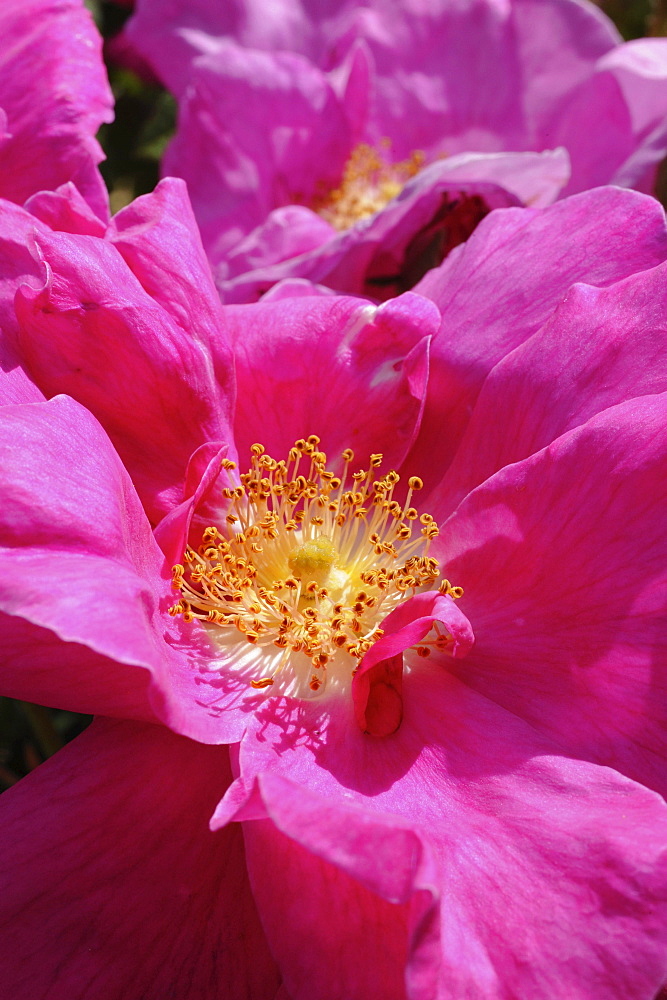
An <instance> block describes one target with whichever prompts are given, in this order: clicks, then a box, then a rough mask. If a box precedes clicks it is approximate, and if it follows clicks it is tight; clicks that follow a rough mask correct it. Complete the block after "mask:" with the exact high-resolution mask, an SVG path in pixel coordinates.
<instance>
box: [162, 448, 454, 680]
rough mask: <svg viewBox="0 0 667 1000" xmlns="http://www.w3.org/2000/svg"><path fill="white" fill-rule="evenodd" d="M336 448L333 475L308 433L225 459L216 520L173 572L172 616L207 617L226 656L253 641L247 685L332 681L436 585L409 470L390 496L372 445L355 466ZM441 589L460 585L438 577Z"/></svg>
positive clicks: (427, 518) (394, 476)
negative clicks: (337, 466)
mask: <svg viewBox="0 0 667 1000" xmlns="http://www.w3.org/2000/svg"><path fill="white" fill-rule="evenodd" d="M341 457H342V466H343V470H342V474H340V475H339V474H336V473H334V472H332V471H331V470H329V469H327V467H326V463H327V456H326V454H325V453H324V452H323V451H321V450H320V439H319V438H318V437H317V436H316V435H310V436H309V437H308V438H301V439H299V440H298V441H296V442H295V443H294V446H293V447H292V448H291V449H290V451H289V453H288V456H287V459H286V460H280V461H276V460H275V459H274V458H272V457H271V456H269V455H267V454H266V450H265V448H264V447H263V446H262V445H261V444H255V445H253V446H252V448H251V467H250V469H249V471H248V472H245V473H243V474H241V475H239V474H238V473H237V471H236V465H235V464H234V463H233V462H230V461H228V460H225V461H224V462H223V463H222V475H223V477H224V478H225V479H226V482H224V485H223V487H222V503H223V509H222V511H221V515H220V521H219V523H218V525H211V526H209V527H207V528H206V529H205V530H204V531H203V533H202V538H201V544H200V545H199V546H198V548H197V549H194V548H191V547H188V548H187V549H186V551H185V553H184V556H183V561H182V563H179V564H178V565H176V566H175V567H174V569H173V585H174V587H175V589H177V590H178V591H179V592H180V597H179V600H178V601H177V602H176V603H175V604H174V606H173V607H172V608H171V609H170V613H171V614H172V615H182V617H183V618H184V620H186V621H192V620H193V619H194V618H197V619H199V620H200V621H202V622H205V623H206V624H207V627H208V629H209V630H210V634H211V636H212V638H213V639H214V640H215V641H216V643H217V644H218V645H219V646H220V647H221V649H222V650H223V651H224V650H229V652H230V657H229V659H230V661H233V660H234V658H236V660H239V659H243V657H239V654H238V653H236V654H234V655H232V650H231V647H233V646H235V644H236V645H238V644H239V643H241V645H242V647H243V648H245V649H249V648H250V647H252V648H253V649H254V650H255V651H256V659H255V660H250V661H249V660H248V658H247V657H246V658H245V659H244V660H243V662H244V663H250V667H249V668H248V669H249V670H250V673H252V671H253V669H255V668H253V667H252V664H253V663H255V662H256V664H257V666H256V670H257V676H254V677H252V676H250V677H249V679H248V682H249V684H250V685H251V686H252V687H253V688H255V689H257V690H263V689H265V688H273V687H274V682H277V681H278V679H279V678H280V680H281V688H280V690H281V691H282V690H283V689H284V690H286V691H287V692H288V693H290V694H296V695H298V696H301V697H312V694H313V693H315V692H318V693H319V692H321V691H322V690H324V688H325V686H326V685H327V684H331V683H332V680H333V679H334V678H338V679H340V678H342V677H345V678H347V679H348V680H349V678H351V676H352V674H353V672H354V669H355V667H356V666H357V665H358V662H359V661H360V660H361V658H362V657H363V656H364V655H365V654H366V653H367V652H368V650H369V649H370V648H371V646H372V645H373V644H374V643H375V642H377V640H378V639H379V638H380V637H381V635H382V629H381V628H380V624H381V622H382V620H383V619H384V618H385V617H386V616H387V615H388V614H389V613H390V612H391V611H392V610H393V609H394V608H395V607H397V606H398V604H400V603H401V602H402V601H404V600H406V599H407V598H408V597H410V596H412V594H414V593H417V592H418V591H420V590H424V589H429V590H430V589H433V588H434V587H436V586H438V583H439V577H440V567H439V565H438V562H437V560H435V559H433V558H432V557H431V556H429V555H428V548H429V544H430V542H431V540H432V539H433V538H435V537H436V535H437V534H438V527H437V525H436V523H435V521H434V519H433V518H432V517H431V515H429V514H422V515H421V516H420V515H419V513H418V512H417V510H416V509H415V508H414V507H412V506H411V499H412V495H413V493H414V492H415V491H418V490H420V489H421V488H422V486H423V483H422V480H421V479H419V478H418V477H417V476H412V477H410V478H409V480H408V489H407V495H406V497H405V500H404V502H403V503H399V502H398V501H397V500H396V499H394V496H393V494H394V490H395V488H396V486H397V484H398V483H399V481H400V477H399V475H398V473H397V472H395V471H394V470H390V471H389V472H387V473H386V474H385V475H380V474H378V472H377V470H378V469H379V468H380V467H381V465H382V455H381V454H379V453H378V454H373V455H371V456H370V460H369V467H368V468H367V469H360V470H358V471H352V470H351V469H350V465H351V463H352V461H354V453H353V452H352V450H351V449H346V450H345V451H344V452H343V454H342V456H341ZM348 484H349V485H348ZM413 525H416V526H417V529H418V530H413V527H412V526H413ZM439 587H440V591H441V592H442V593H446V594H450V595H451V596H452V597H460V596H461V594H462V591H461V588H459V587H452V585H451V584H450V583H449V581H447V580H443V581H442V582H440V583H439ZM448 641H449V639H448V637H447V636H446V635H443V634H440V633H438V634H437V635H436V637H435V638H434V639H432V640H426V641H425V642H424V643H423V644H422V645H421V646H420V648H419V649H418V650H417V652H418V653H419V655H420V656H423V655H427V653H428V652H430V650H429V648H428V647H429V646H435V647H436V648H438V649H446V648H447V643H448ZM239 648H240V647H239ZM422 650H426V652H423V651H422ZM253 655H255V654H253ZM313 670H314V671H315V673H313ZM283 682H284V683H283Z"/></svg>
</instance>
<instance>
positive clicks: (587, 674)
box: [433, 393, 667, 792]
mask: <svg viewBox="0 0 667 1000" xmlns="http://www.w3.org/2000/svg"><path fill="white" fill-rule="evenodd" d="M666 435H667V393H663V394H661V395H659V396H643V397H640V398H638V399H631V400H628V401H627V402H625V403H621V404H619V405H618V406H613V407H610V408H609V409H608V410H605V411H603V412H602V413H600V414H598V415H597V416H595V417H593V418H591V419H590V420H589V421H588V422H587V423H585V424H583V425H582V426H581V427H579V428H576V429H574V430H572V431H569V432H568V433H566V434H564V435H563V436H562V437H560V438H558V439H557V440H556V441H555V442H553V444H551V445H550V446H549V447H548V448H545V449H544V450H543V451H540V452H537V453H536V454H534V455H532V456H531V457H530V458H527V459H525V460H524V461H523V462H519V463H517V464H515V465H510V466H508V467H507V468H505V469H503V470H501V471H500V472H498V473H497V474H496V475H495V476H493V477H492V478H491V479H489V480H488V481H487V482H486V483H484V484H482V485H481V486H479V487H478V488H477V489H476V490H475V491H474V492H473V493H471V494H469V496H468V497H467V498H466V499H465V500H464V501H463V502H462V503H461V505H460V506H459V507H458V509H457V511H456V513H455V514H454V515H453V516H452V517H451V518H450V520H449V521H447V522H446V523H445V525H444V526H443V527H442V531H441V535H440V536H439V538H438V539H436V541H435V543H434V549H433V554H434V555H435V556H436V557H437V558H439V559H440V560H441V562H442V564H443V565H444V567H445V572H446V573H447V575H449V576H450V577H451V579H453V580H455V581H456V583H457V585H460V586H462V587H463V588H464V590H465V596H464V598H463V600H462V602H461V604H462V608H463V610H464V611H465V613H466V615H467V616H468V617H469V619H470V621H471V622H472V623H473V624H474V628H475V636H476V643H475V648H474V649H473V651H472V652H471V653H470V654H469V656H468V657H467V658H466V659H465V660H461V661H452V668H451V669H452V670H455V672H456V673H457V675H459V676H460V677H462V678H463V679H464V680H465V681H466V683H468V684H470V685H471V686H473V687H475V689H476V690H478V691H481V692H483V693H484V694H486V695H487V696H488V697H490V698H492V699H493V700H494V701H496V702H498V703H499V704H501V705H503V706H504V707H505V708H507V709H508V710H510V711H511V712H514V713H515V714H516V715H519V716H521V717H522V718H523V719H526V720H527V721H528V722H530V724H531V725H533V726H534V727H535V728H536V729H538V730H539V731H540V732H544V733H546V734H548V735H549V737H551V738H552V739H554V740H555V741H556V742H557V743H558V744H559V745H560V746H561V747H563V748H564V750H565V751H566V752H567V753H570V754H573V755H576V756H578V757H584V758H586V759H588V760H593V761H595V762H597V763H600V764H607V765H609V766H611V767H615V768H616V769H617V770H619V771H621V772H622V773H624V774H627V775H629V776H630V777H632V778H634V779H636V780H638V781H641V782H642V784H645V785H648V786H649V787H651V788H655V789H656V790H658V791H661V792H664V791H665V790H667V786H666V785H665V756H666V754H667V740H666V739H665V733H666V722H667V717H666V714H665V706H666V705H667V699H666V698H665V688H666V687H667V683H666V678H665V670H664V663H665V658H664V653H665V646H666V645H667V642H666V640H667V635H666V629H665V615H664V609H665V592H666V591H665V588H666V570H665V566H666V565H667V531H666V529H667V521H666V519H665V517H664V502H665V497H664V484H665V481H666V477H665V471H666V470H665V467H664V466H665V454H666V453H667V450H666V447H665V445H666V443H667V441H666Z"/></svg>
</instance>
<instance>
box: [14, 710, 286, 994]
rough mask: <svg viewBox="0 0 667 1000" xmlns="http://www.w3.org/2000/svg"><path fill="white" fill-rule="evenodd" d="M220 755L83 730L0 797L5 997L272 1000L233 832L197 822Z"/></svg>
mask: <svg viewBox="0 0 667 1000" xmlns="http://www.w3.org/2000/svg"><path fill="white" fill-rule="evenodd" d="M229 780H230V774H229V763H228V759H227V751H226V750H224V749H223V748H214V749H213V748H209V747H203V746H200V745H199V744H197V743H192V742H190V741H189V740H184V739H182V738H180V737H176V736H173V735H172V734H171V733H169V732H168V730H165V729H162V728H160V727H157V726H149V725H142V724H137V723H130V722H120V721H113V722H112V721H110V720H105V719H99V720H96V721H95V722H94V723H93V725H92V727H91V728H90V729H89V730H88V731H87V732H85V733H84V734H83V735H82V736H80V737H79V738H78V739H77V740H76V741H75V742H74V743H72V744H70V745H69V746H68V747H66V748H65V749H64V750H63V751H61V752H60V753H59V754H58V755H57V756H56V757H54V758H52V759H51V760H50V761H48V762H47V763H46V764H44V765H42V766H41V767H40V768H38V769H37V771H34V772H33V773H32V774H31V775H30V776H29V777H28V778H26V779H25V780H24V781H21V782H20V783H19V784H18V785H17V786H15V787H14V788H12V790H11V793H10V794H7V795H3V797H2V803H1V805H0V808H1V809H2V813H3V826H4V830H5V835H6V839H5V844H4V847H3V854H2V862H0V867H1V868H2V875H1V876H0V880H1V882H2V891H1V892H0V921H1V923H2V934H1V935H0V941H1V943H0V952H1V953H2V968H3V989H4V990H7V991H8V995H12V996H15V997H19V996H25V997H27V996H31V997H38V996H40V997H41V996H44V997H46V996H48V997H49V998H50V1000H84V998H86V1000H90V998H91V997H93V996H97V997H121V996H122V997H124V998H127V1000H139V998H142V1000H164V998H165V997H167V996H173V997H178V998H179V1000H210V998H212V997H214V996H216V997H217V996H220V997H222V996H224V997H225V998H229V1000H273V997H274V995H275V992H276V990H277V988H278V985H279V983H280V976H279V974H278V971H277V969H276V967H275V964H274V962H273V960H272V958H271V956H270V954H269V951H268V948H267V945H266V941H265V938H264V934H263V932H262V929H261V927H260V924H259V920H258V918H257V913H256V909H255V904H254V902H253V899H252V894H251V891H250V887H249V884H248V879H247V875H246V869H245V858H244V849H243V840H242V836H241V831H240V830H239V829H238V827H229V828H228V829H227V830H225V831H224V832H222V833H216V834H212V833H210V832H209V830H208V826H207V821H208V817H209V815H210V813H211V810H212V809H213V807H214V805H215V802H216V800H217V799H218V798H219V796H220V795H221V794H222V793H223V791H224V789H225V787H226V785H227V783H228V782H229Z"/></svg>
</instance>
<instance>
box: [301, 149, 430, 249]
mask: <svg viewBox="0 0 667 1000" xmlns="http://www.w3.org/2000/svg"><path fill="white" fill-rule="evenodd" d="M390 145H391V144H390V142H389V140H386V139H385V140H382V142H381V143H380V146H379V149H374V148H373V147H372V146H369V145H368V144H367V143H361V144H360V145H359V146H356V147H355V149H353V150H352V153H351V154H350V157H349V159H348V161H347V163H346V165H345V169H344V170H343V176H342V178H341V181H340V184H339V185H338V187H335V188H333V189H332V190H330V191H327V192H324V193H322V194H321V195H319V196H318V197H316V198H315V199H314V201H313V203H312V206H311V207H312V208H313V210H314V211H315V212H317V213H318V214H319V215H321V216H322V218H323V219H326V221H327V222H328V223H330V224H331V225H332V226H333V227H334V228H335V229H339V230H343V229H349V228H350V226H353V225H354V224H355V223H356V222H359V220H360V219H367V218H368V217H369V216H371V215H374V214H375V213H376V212H379V211H380V210H381V209H383V208H384V207H385V205H387V204H388V203H389V202H390V201H391V200H392V198H395V197H396V196H397V195H399V194H400V193H401V191H402V190H403V188H404V187H405V185H406V184H407V182H408V181H409V180H410V179H411V178H412V177H414V176H415V175H416V174H418V173H419V171H420V170H421V168H422V167H423V166H424V159H425V158H424V154H423V153H422V152H421V151H420V150H415V152H413V153H412V154H411V155H410V156H409V157H407V159H405V160H401V161H400V162H398V163H392V162H391V159H390V155H389V154H390Z"/></svg>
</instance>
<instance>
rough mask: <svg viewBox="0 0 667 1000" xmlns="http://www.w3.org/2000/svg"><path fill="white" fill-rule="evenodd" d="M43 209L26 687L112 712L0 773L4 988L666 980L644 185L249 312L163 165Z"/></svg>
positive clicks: (23, 338)
mask: <svg viewBox="0 0 667 1000" xmlns="http://www.w3.org/2000/svg"><path fill="white" fill-rule="evenodd" d="M68 205H69V206H70V208H71V211H69V212H68V211H66V207H67V206H68ZM77 206H78V207H77ZM56 207H59V211H56V210H55V209H56ZM33 208H34V211H35V213H37V214H39V213H40V212H41V220H42V221H40V222H39V223H38V224H37V226H36V227H35V228H36V232H35V235H34V241H33V242H31V243H30V244H26V246H25V247H24V249H25V251H26V252H25V254H24V255H23V256H18V255H19V250H18V248H19V247H20V239H19V238H18V237H17V239H16V241H15V243H14V244H13V246H14V250H13V251H12V253H15V254H16V255H17V257H16V266H15V269H14V272H15V275H16V277H15V279H14V280H15V285H16V286H18V287H17V290H16V292H15V317H14V326H13V327H12V330H11V332H10V335H9V336H10V337H11V343H10V345H9V346H10V347H11V352H12V354H11V356H12V358H13V361H12V365H9V364H7V366H6V367H8V368H9V367H12V366H13V368H12V372H11V373H10V374H9V375H7V377H6V379H5V380H4V381H3V383H2V385H3V386H4V385H5V382H6V383H7V385H8V386H9V393H8V396H7V398H6V405H4V406H3V407H2V408H0V424H2V434H1V435H0V442H1V444H0V449H1V451H2V469H3V475H2V477H1V481H0V489H1V491H2V502H1V503H0V541H1V545H2V547H1V549H0V559H1V560H3V561H4V562H3V566H4V572H2V573H1V574H0V581H1V582H0V606H1V609H2V616H3V617H2V630H1V632H0V636H1V643H2V649H3V656H2V661H1V666H0V691H2V693H3V694H6V695H10V696H13V697H20V698H27V699H30V700H33V701H39V702H42V703H45V704H51V705H55V706H60V707H66V708H70V709H73V710H78V711H85V712H93V713H95V714H96V715H98V716H99V717H98V718H97V719H96V720H95V721H94V722H93V724H92V726H91V727H90V728H89V729H88V730H87V731H86V732H85V733H84V734H83V735H82V736H81V737H79V738H78V739H77V740H75V741H74V742H73V743H71V744H69V745H68V746H67V747H66V748H65V749H64V750H63V751H61V752H59V753H58V754H57V755H56V756H55V757H54V758H52V759H51V760H50V761H49V762H47V763H46V764H45V765H43V766H42V767H40V768H38V769H37V770H36V771H35V772H33V773H32V774H31V775H30V776H29V777H28V778H26V779H25V780H23V781H21V782H20V783H19V784H18V785H17V786H15V787H14V788H12V789H10V790H9V791H8V792H6V793H5V794H3V796H2V798H1V799H0V809H2V813H3V820H4V829H5V841H4V845H3V852H2V864H1V865H0V867H1V868H2V890H1V891H0V913H1V914H2V921H3V924H2V931H3V933H2V936H1V937H0V942H1V944H0V952H1V953H2V971H3V978H2V982H3V987H4V989H5V990H6V991H7V995H8V996H17V997H20V996H31V997H32V996H35V997H38V996H45V997H47V996H48V997H49V1000H72V998H74V1000H76V998H91V1000H92V998H97V997H107V996H109V997H120V996H123V997H136V998H137V1000H139V998H140V997H142V998H147V997H148V998H155V1000H162V998H164V997H166V996H173V997H178V998H179V1000H181V998H182V1000H214V998H218V997H221V996H222V997H225V998H227V997H229V998H239V1000H245V998H249V997H251V998H261V1000H264V998H267V1000H278V998H279V1000H289V998H292V1000H313V998H314V997H317V998H318V1000H340V998H341V997H344V998H346V1000H355V998H366V997H369V996H377V997H382V998H383V1000H385V998H386V1000H394V998H397V1000H398V998H406V997H407V998H410V1000H427V998H428V1000H430V998H435V997H443V998H444V997H452V998H454V997H456V998H458V997H463V996H467V997H475V998H480V1000H509V998H513V1000H514V998H521V1000H535V998H536V997H549V998H551V1000H600V998H601V997H605V998H610V1000H653V997H654V995H655V994H656V993H657V991H658V989H659V988H660V986H661V983H662V982H663V979H664V973H665V967H666V958H667V944H666V943H665V941H666V938H665V924H666V922H667V913H666V907H665V902H666V898H665V897H666V887H667V872H666V870H665V839H666V836H667V809H666V807H665V803H664V799H663V798H662V795H663V794H664V790H665V769H664V749H665V728H664V723H665V698H664V687H665V676H664V641H665V619H664V597H665V549H666V547H667V537H666V533H665V519H664V516H662V511H663V506H664V483H665V457H666V444H667V441H666V437H667V420H666V417H667V398H666V396H665V391H666V388H667V387H666V386H665V366H664V350H665V348H664V336H663V326H664V315H665V306H666V303H665V287H666V285H665V276H664V272H665V268H666V267H667V263H666V261H667V233H666V231H665V225H664V218H663V216H662V213H661V210H660V209H659V206H658V205H657V203H655V202H654V201H653V200H651V199H650V198H647V197H646V196H644V195H641V194H635V193H632V192H624V191H621V190H618V189H613V188H609V189H601V190H598V191H593V192H589V193H585V194H582V195H578V196H576V197H573V198H570V199H566V200H564V201H562V202H560V203H558V204H557V205H555V206H552V207H549V208H544V209H535V210H524V209H508V210H499V211H497V212H494V213H493V214H492V215H490V216H489V217H488V218H487V219H485V220H484V221H483V222H482V223H481V224H480V225H479V226H478V228H477V229H476V231H475V233H474V234H473V235H472V237H471V238H470V239H469V240H468V242H467V244H466V245H465V246H463V247H460V248H458V249H457V250H456V251H455V252H454V253H452V254H451V255H450V257H449V258H448V259H447V261H445V263H444V264H443V265H442V266H441V267H440V268H438V269H436V270H434V271H432V272H431V274H430V275H429V276H428V277H427V278H426V279H425V280H424V281H423V282H422V283H421V285H420V286H418V293H407V294H405V295H402V296H399V297H397V298H396V299H393V300H392V301H390V302H387V303H385V304H383V305H381V306H375V305H372V304H369V303H367V302H365V301H362V300H358V299H354V298H349V297H338V296H333V295H303V296H301V297H281V295H280V293H279V292H276V293H274V295H273V297H272V300H271V299H270V300H268V301H267V302H265V303H260V304H257V305H248V306H229V307H221V306H220V304H219V300H218V298H217V295H216V292H215V289H214V286H213V283H212V280H211V277H210V274H209V272H208V269H207V264H206V259H205V256H204V253H203V249H202V247H201V244H200V243H198V240H197V236H196V229H195V223H194V220H193V217H192V215H191V213H190V209H189V206H188V203H187V198H186V196H185V192H184V186H183V185H182V184H180V183H179V182H176V181H165V182H163V184H162V185H161V186H160V187H159V188H158V189H157V191H156V192H155V193H154V194H152V195H149V196H146V197H144V198H141V199H139V200H138V201H136V202H135V203H134V204H133V205H131V206H129V207H128V208H126V209H124V210H123V211H122V212H120V213H119V214H118V215H117V216H116V217H115V219H114V220H113V221H112V223H111V225H110V226H109V227H108V229H107V230H106V231H102V229H98V230H97V231H91V227H92V224H91V222H90V219H88V217H87V216H86V213H85V211H84V210H83V209H81V206H80V205H78V203H77V202H76V199H75V198H74V195H73V193H72V189H71V188H66V189H63V190H61V191H60V192H59V193H57V194H56V195H53V196H49V198H48V199H46V202H44V201H41V202H40V201H38V202H36V203H35V204H34V206H33ZM3 211H4V207H3ZM601 216H604V218H605V219H606V225H605V227H604V230H602V229H601V228H600V227H599V226H598V225H597V220H598V219H599V218H600V217H601ZM65 219H67V220H68V221H69V231H63V230H64V228H65V227H64V225H63V222H64V220H65ZM77 220H78V221H77ZM100 225H101V224H100ZM564 246H566V247H567V254H564V253H563V249H562V248H563V247H564ZM31 268H32V270H31ZM10 292H11V288H10V285H9V283H8V284H6V285H5V292H4V293H3V294H5V298H8V297H9V296H10ZM21 393H23V394H24V395H23V396H22V397H21ZM22 400H23V401H22ZM325 446H326V451H327V453H328V457H326V456H325V454H324V450H323V449H324V448H325ZM352 452H354V455H352ZM174 567H175V568H174Z"/></svg>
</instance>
